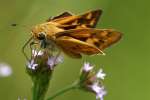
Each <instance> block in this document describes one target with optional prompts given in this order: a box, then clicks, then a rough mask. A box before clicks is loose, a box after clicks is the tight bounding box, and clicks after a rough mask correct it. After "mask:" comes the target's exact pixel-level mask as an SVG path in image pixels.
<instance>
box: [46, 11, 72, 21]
mask: <svg viewBox="0 0 150 100" xmlns="http://www.w3.org/2000/svg"><path fill="white" fill-rule="evenodd" d="M69 16H72V14H71V13H69V12H63V13H62V14H60V15H58V16H55V17H52V18H49V19H48V20H47V22H50V21H54V20H56V19H61V18H64V17H69Z"/></svg>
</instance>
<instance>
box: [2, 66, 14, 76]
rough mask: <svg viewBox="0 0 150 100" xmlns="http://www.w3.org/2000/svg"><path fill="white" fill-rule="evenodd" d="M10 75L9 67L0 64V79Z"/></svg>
mask: <svg viewBox="0 0 150 100" xmlns="http://www.w3.org/2000/svg"><path fill="white" fill-rule="evenodd" d="M11 74H12V69H11V67H10V66H9V65H8V64H6V63H0V77H7V76H10V75H11Z"/></svg>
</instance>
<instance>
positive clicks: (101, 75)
mask: <svg viewBox="0 0 150 100" xmlns="http://www.w3.org/2000/svg"><path fill="white" fill-rule="evenodd" d="M105 76H106V74H105V73H103V69H100V70H99V71H98V73H97V74H96V77H97V78H99V79H103V80H104V78H105Z"/></svg>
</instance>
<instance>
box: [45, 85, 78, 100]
mask: <svg viewBox="0 0 150 100" xmlns="http://www.w3.org/2000/svg"><path fill="white" fill-rule="evenodd" d="M76 88H78V82H74V83H73V84H71V85H68V86H67V87H65V88H63V89H61V90H59V91H57V92H56V93H55V94H53V95H52V96H50V97H49V98H48V99H47V100H53V99H54V98H56V97H57V96H59V95H62V94H64V93H66V92H68V91H70V90H72V89H76Z"/></svg>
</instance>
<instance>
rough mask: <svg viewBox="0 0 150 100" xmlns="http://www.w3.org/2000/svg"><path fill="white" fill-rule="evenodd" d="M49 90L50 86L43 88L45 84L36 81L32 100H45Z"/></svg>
mask: <svg viewBox="0 0 150 100" xmlns="http://www.w3.org/2000/svg"><path fill="white" fill-rule="evenodd" d="M47 83H49V82H47ZM47 88H48V84H45V86H43V82H41V81H35V82H34V83H33V88H32V89H33V90H32V91H33V97H32V100H44V97H45V94H46V91H47Z"/></svg>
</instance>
